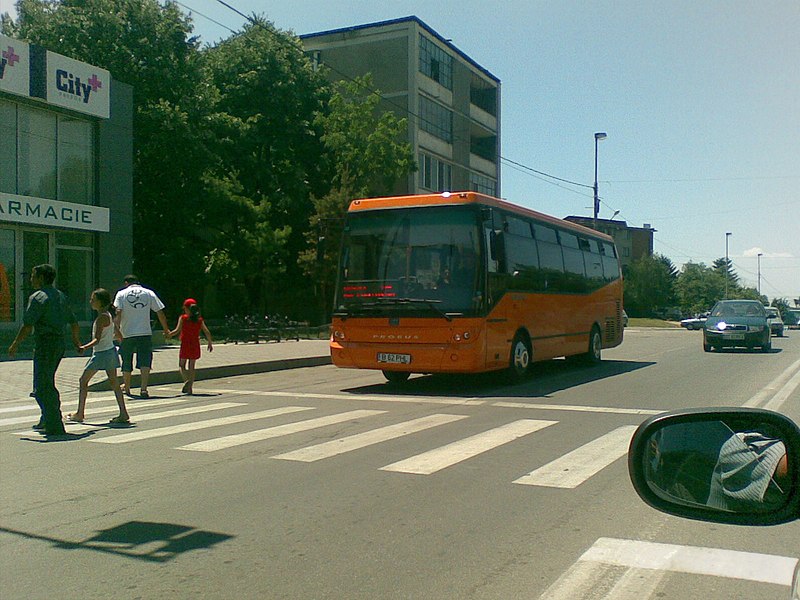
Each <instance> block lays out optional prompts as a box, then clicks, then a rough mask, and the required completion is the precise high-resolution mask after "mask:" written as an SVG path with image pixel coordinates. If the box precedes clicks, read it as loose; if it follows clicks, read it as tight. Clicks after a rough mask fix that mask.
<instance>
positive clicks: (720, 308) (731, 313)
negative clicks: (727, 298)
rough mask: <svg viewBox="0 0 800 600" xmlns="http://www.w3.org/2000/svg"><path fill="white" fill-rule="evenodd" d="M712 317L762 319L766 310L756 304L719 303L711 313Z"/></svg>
mask: <svg viewBox="0 0 800 600" xmlns="http://www.w3.org/2000/svg"><path fill="white" fill-rule="evenodd" d="M711 316H712V317H727V318H731V317H764V316H766V310H765V309H764V307H763V306H762V305H761V304H759V303H758V302H735V301H733V302H719V303H718V304H717V305H716V306H715V307H714V310H713V311H711Z"/></svg>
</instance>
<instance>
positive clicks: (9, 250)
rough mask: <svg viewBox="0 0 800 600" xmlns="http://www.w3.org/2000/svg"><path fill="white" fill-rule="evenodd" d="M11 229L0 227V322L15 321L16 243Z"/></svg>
mask: <svg viewBox="0 0 800 600" xmlns="http://www.w3.org/2000/svg"><path fill="white" fill-rule="evenodd" d="M14 236H15V232H14V230H13V229H0V323H10V322H13V321H15V309H16V288H15V282H14V274H15V272H16V266H15V265H16V262H15V256H16V244H15V240H14Z"/></svg>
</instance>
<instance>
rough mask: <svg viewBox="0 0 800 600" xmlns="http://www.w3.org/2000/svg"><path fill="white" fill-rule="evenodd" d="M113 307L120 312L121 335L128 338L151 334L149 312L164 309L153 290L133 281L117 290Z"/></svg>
mask: <svg viewBox="0 0 800 600" xmlns="http://www.w3.org/2000/svg"><path fill="white" fill-rule="evenodd" d="M114 307H115V308H116V309H117V310H118V311H121V313H122V316H121V317H120V322H119V328H120V331H122V337H124V338H129V337H136V336H140V335H152V333H153V330H152V329H151V328H150V312H151V311H152V312H158V311H159V310H164V303H163V302H161V300H160V299H159V298H158V296H156V293H155V292H154V291H153V290H148V289H147V288H146V287H142V286H141V285H139V284H136V283H134V284H131V285H129V286H128V287H126V288H124V289H121V290H120V291H118V292H117V295H116V296H115V297H114Z"/></svg>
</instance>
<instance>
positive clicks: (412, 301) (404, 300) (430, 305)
mask: <svg viewBox="0 0 800 600" xmlns="http://www.w3.org/2000/svg"><path fill="white" fill-rule="evenodd" d="M441 303H442V301H441V300H428V299H426V298H381V299H380V300H378V301H377V302H376V303H375V304H376V305H380V304H390V305H400V304H424V305H425V306H427V307H428V308H430V309H431V310H433V311H434V312H435V313H437V314H439V315H441V316H442V317H444V318H445V319H447V320H448V321H452V320H453V317H452V316H451V315H450V313H446V312H444V311H443V310H442V309H441V308H439V307H438V306H436V305H437V304H441Z"/></svg>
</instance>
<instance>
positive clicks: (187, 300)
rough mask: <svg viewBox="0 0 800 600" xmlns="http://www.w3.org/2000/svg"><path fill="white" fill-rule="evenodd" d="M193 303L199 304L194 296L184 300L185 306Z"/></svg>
mask: <svg viewBox="0 0 800 600" xmlns="http://www.w3.org/2000/svg"><path fill="white" fill-rule="evenodd" d="M192 304H197V300H195V299H194V298H187V299H186V300H184V301H183V305H184V306H190V305H192Z"/></svg>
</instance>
